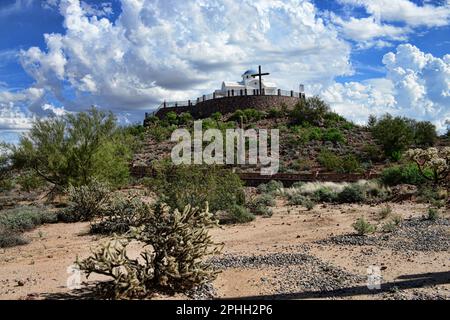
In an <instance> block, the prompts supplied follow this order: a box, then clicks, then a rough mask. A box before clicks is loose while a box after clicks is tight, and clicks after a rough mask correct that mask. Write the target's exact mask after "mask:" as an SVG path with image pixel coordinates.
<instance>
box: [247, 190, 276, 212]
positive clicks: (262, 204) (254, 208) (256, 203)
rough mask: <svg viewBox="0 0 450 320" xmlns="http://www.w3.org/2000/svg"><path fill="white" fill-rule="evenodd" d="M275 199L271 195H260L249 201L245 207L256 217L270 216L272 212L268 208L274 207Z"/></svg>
mask: <svg viewBox="0 0 450 320" xmlns="http://www.w3.org/2000/svg"><path fill="white" fill-rule="evenodd" d="M275 204H276V203H275V199H274V197H273V196H272V195H271V194H262V195H260V196H258V197H256V198H255V199H254V200H253V201H251V202H250V203H249V204H248V205H247V206H248V208H249V209H250V211H251V212H252V213H254V214H256V215H263V216H272V214H273V212H272V210H271V209H270V208H268V207H274V206H275Z"/></svg>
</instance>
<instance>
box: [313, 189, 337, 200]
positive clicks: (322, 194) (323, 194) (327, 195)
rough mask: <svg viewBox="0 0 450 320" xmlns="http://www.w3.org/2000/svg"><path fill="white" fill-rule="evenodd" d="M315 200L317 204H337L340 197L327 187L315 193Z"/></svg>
mask: <svg viewBox="0 0 450 320" xmlns="http://www.w3.org/2000/svg"><path fill="white" fill-rule="evenodd" d="M313 198H314V200H316V201H317V202H330V203H331V202H335V201H337V200H338V195H337V193H336V192H334V191H333V190H331V189H330V188H327V187H322V188H319V189H317V190H316V191H315V192H314V193H313Z"/></svg>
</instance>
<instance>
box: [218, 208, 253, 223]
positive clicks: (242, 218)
mask: <svg viewBox="0 0 450 320" xmlns="http://www.w3.org/2000/svg"><path fill="white" fill-rule="evenodd" d="M253 220H255V216H254V215H253V214H252V213H251V212H250V211H249V210H248V209H247V208H245V207H244V206H240V205H236V204H235V205H233V206H232V207H231V208H229V209H228V210H227V218H226V220H224V221H222V222H224V223H247V222H250V221H253Z"/></svg>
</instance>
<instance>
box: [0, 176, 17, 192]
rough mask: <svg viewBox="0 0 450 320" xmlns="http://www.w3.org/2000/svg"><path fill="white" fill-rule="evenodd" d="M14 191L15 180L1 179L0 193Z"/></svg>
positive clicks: (9, 178)
mask: <svg viewBox="0 0 450 320" xmlns="http://www.w3.org/2000/svg"><path fill="white" fill-rule="evenodd" d="M12 189H14V180H13V179H12V178H11V177H4V178H3V179H0V192H6V191H11V190H12Z"/></svg>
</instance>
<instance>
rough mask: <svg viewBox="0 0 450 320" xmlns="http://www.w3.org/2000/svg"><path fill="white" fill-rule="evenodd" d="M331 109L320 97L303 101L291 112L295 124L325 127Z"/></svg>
mask: <svg viewBox="0 0 450 320" xmlns="http://www.w3.org/2000/svg"><path fill="white" fill-rule="evenodd" d="M330 112H331V110H330V107H329V106H328V105H327V104H326V103H325V102H324V101H323V100H322V99H320V98H319V97H311V98H307V99H306V101H304V100H301V101H300V102H299V103H298V104H297V105H296V106H295V107H294V109H293V110H292V111H291V114H290V116H291V118H292V119H293V122H294V123H295V124H311V125H314V126H323V125H324V123H325V119H326V117H327V115H328V114H329V113H330Z"/></svg>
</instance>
